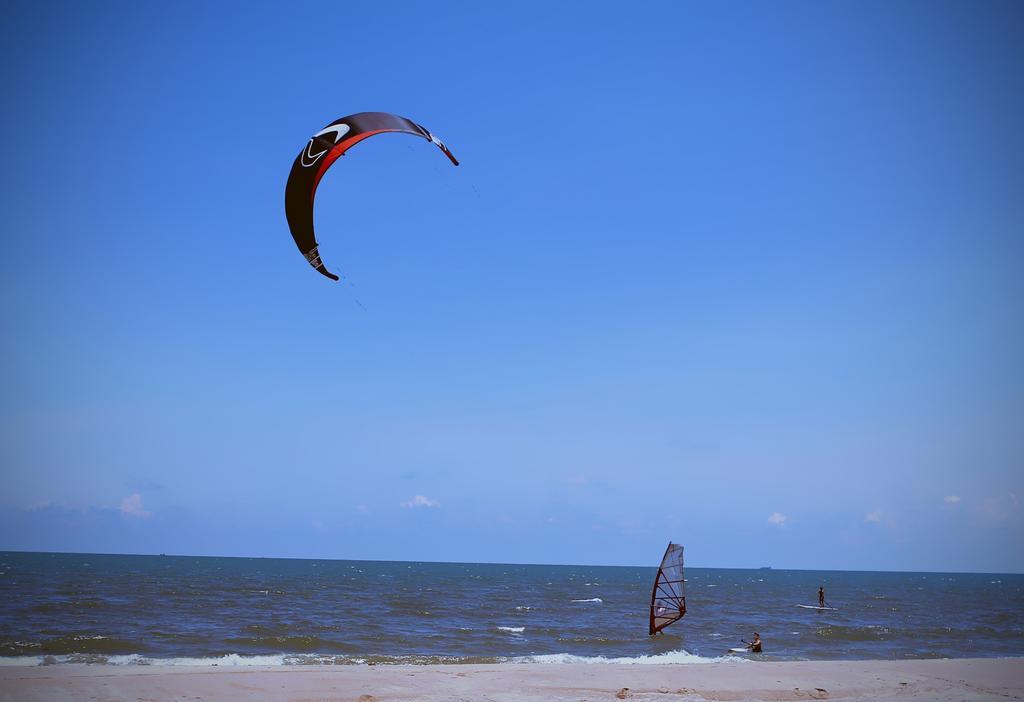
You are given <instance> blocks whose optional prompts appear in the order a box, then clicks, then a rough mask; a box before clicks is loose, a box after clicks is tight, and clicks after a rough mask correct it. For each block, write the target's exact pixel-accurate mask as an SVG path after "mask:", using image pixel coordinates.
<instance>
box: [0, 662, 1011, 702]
mask: <svg viewBox="0 0 1024 702" xmlns="http://www.w3.org/2000/svg"><path fill="white" fill-rule="evenodd" d="M183 699H187V700H224V701H226V702H230V701H231V700H265V701H267V702H273V701H277V700H280V701H287V702H314V701H316V702H333V701H338V702H340V701H342V700H346V701H348V700H351V701H356V702H374V701H375V700H380V701H381V702H384V701H385V700H386V701H391V702H402V701H407V700H408V701H412V700H467V701H470V700H494V701H495V702H498V701H506V700H507V701H512V700H529V701H533V700H573V701H576V702H579V701H581V700H588V701H592V700H616V699H631V700H638V701H640V700H673V699H675V700H808V699H832V700H837V699H838V700H879V699H882V700H886V699H918V700H940V701H946V700H949V701H956V702H961V701H963V700H972V701H975V702H977V701H981V700H1007V699H1024V658H1002V659H958V660H948V659H946V660H907V661H828V662H786V663H708V664H690V665H612V664H597V665H586V664H566V665H539V664H519V665H516V664H506V665H429V666H293V667H292V666H284V667H280V666H279V667H203V668H199V667H171V666H167V667H160V666H123V667H114V666H86V665H62V666H42V667H5V668H0V700H19V701H20V700H40V701H43V700H45V701H47V702H58V701H60V700H99V701H103V700H130V701H131V702H146V701H152V700H183Z"/></svg>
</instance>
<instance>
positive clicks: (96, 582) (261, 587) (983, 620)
mask: <svg viewBox="0 0 1024 702" xmlns="http://www.w3.org/2000/svg"><path fill="white" fill-rule="evenodd" d="M655 570H656V569H655V567H653V566H652V567H649V568H638V567H605V566H550V565H501V564H474V563H411V562H410V563H407V562H388V561H332V560H294V559H264V558H208V557H191V556H120V555H93V554H52V553H9V552H7V553H0V664H5V663H6V664H32V663H40V664H51V663H57V664H59V663H65V662H86V663H96V664H150V665H154V664H165V665H173V664H211V665H212V664H214V663H216V664H218V665H226V664H259V665H268V664H284V665H291V664H294V665H300V664H312V663H327V664H350V663H440V662H445V663H459V662H466V663H495V662H500V663H504V662H528V661H537V662H550V663H558V662H570V661H580V662H605V661H615V662H629V663H681V662H696V661H705V660H709V659H722V658H723V657H725V655H726V652H727V651H728V649H729V648H730V647H733V646H740V645H742V644H741V643H740V641H741V639H749V638H750V636H751V634H752V633H753V632H754V631H755V630H756V631H758V632H759V633H760V634H761V638H762V639H763V640H764V653H763V654H762V655H761V656H749V658H752V659H754V658H756V659H760V660H828V659H893V658H956V657H998V656H1022V655H1024V576H1022V575H989V574H963V573H872V572H845V571H796V570H732V569H717V568H687V569H686V578H687V583H686V590H687V591H686V595H687V609H688V613H687V615H686V617H685V618H684V619H683V620H682V621H680V622H678V623H676V624H674V625H673V626H671V627H669V628H668V629H667V630H666V632H665V633H664V634H663V635H659V636H655V637H649V636H648V635H647V617H648V605H649V602H650V597H651V586H652V583H653V579H654V574H655ZM819 585H824V586H825V590H826V594H827V599H828V602H829V604H830V605H832V606H833V607H836V608H837V611H834V612H819V611H815V610H808V609H801V608H799V607H796V606H795V605H796V604H816V601H817V589H818V586H819Z"/></svg>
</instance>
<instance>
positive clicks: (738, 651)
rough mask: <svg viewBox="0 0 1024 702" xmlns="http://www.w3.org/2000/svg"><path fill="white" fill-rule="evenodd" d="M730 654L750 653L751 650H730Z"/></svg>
mask: <svg viewBox="0 0 1024 702" xmlns="http://www.w3.org/2000/svg"><path fill="white" fill-rule="evenodd" d="M729 653H750V649H749V648H730V649H729Z"/></svg>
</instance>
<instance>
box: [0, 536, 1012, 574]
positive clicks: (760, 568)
mask: <svg viewBox="0 0 1024 702" xmlns="http://www.w3.org/2000/svg"><path fill="white" fill-rule="evenodd" d="M683 545H684V546H685V544H683ZM5 553H21V554H35V555H55V556H136V557H139V558H149V557H165V558H211V559H212V558H233V559H239V560H268V561H270V560H277V561H332V562H333V561H338V562H341V561H344V562H353V563H409V564H421V565H495V566H542V567H565V568H651V569H655V568H657V563H655V562H653V559H652V561H651V562H649V563H640V564H625V563H609V564H605V563H541V562H526V561H523V562H517V561H464V560H420V559H407V558H397V559H396V558H339V557H328V556H240V555H223V554H209V553H137V552H127V551H125V552H118V551H33V550H27V549H0V555H2V554H5ZM686 567H687V568H698V569H706V570H750V571H755V572H757V571H766V570H768V571H775V572H787V571H788V572H803V573H891V574H907V575H915V574H919V575H1011V576H1016V575H1024V571H1019V572H1017V571H987V570H886V569H879V570H872V569H865V568H789V567H783V566H774V565H768V566H763V565H762V566H718V565H699V564H692V563H687V564H686Z"/></svg>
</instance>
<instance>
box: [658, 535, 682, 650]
mask: <svg viewBox="0 0 1024 702" xmlns="http://www.w3.org/2000/svg"><path fill="white" fill-rule="evenodd" d="M683 582H684V581H683V547H682V546H680V545H679V544H674V543H672V542H669V544H668V548H667V549H665V555H664V556H663V557H662V559H661V565H660V566H658V575H657V576H656V577H655V578H654V590H652V591H651V627H650V632H649V633H650V635H651V636H654V635H655V634H657V633H658V632H659V631H661V630H662V629H664V628H665V627H666V626H668V625H669V624H673V623H675V622H677V621H679V620H680V619H682V618H683V616H684V615H685V614H686V594H685V593H684V592H683Z"/></svg>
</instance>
